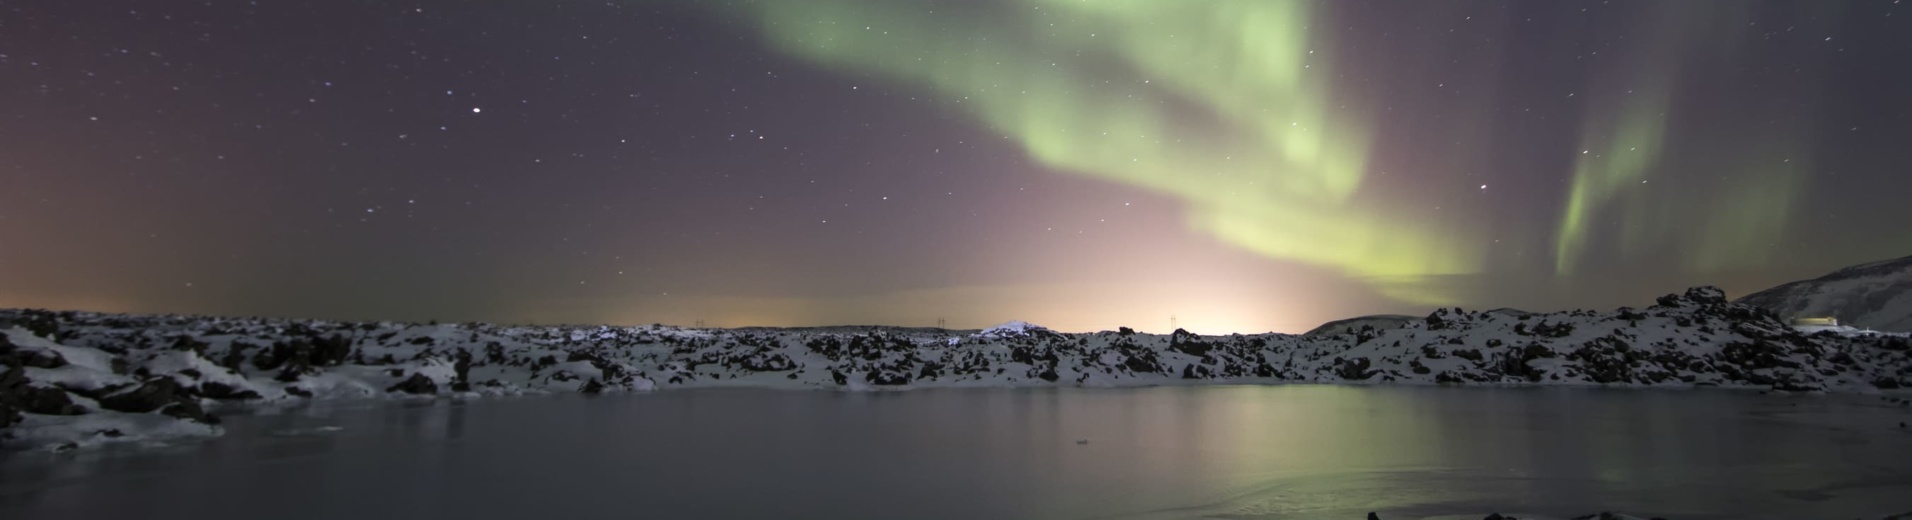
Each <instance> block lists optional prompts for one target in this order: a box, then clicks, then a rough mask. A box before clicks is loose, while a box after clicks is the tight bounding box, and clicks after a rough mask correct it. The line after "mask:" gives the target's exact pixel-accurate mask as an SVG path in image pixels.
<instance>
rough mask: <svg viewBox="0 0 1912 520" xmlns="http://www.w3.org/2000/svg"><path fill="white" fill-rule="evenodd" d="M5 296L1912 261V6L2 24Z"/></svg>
mask: <svg viewBox="0 0 1912 520" xmlns="http://www.w3.org/2000/svg"><path fill="white" fill-rule="evenodd" d="M0 100H4V101H0V307H46V308H55V309H84V310H99V311H121V312H173V313H205V314H230V315H267V316H288V317H310V318H329V319H392V320H417V321H423V320H434V319H435V320H442V321H493V322H505V323H612V324H640V323H654V322H661V323H667V324H681V325H692V324H695V323H698V322H700V321H701V322H703V323H704V324H706V325H709V326H746V325H826V324H886V325H911V326H932V325H935V324H936V323H937V320H938V319H945V320H947V324H948V325H949V326H951V327H980V326H987V325H991V324H994V323H997V322H1002V321H1007V320H1012V319H1021V320H1027V321H1031V322H1034V323H1038V324H1042V325H1048V326H1051V327H1054V328H1058V329H1062V330H1100V329H1109V328H1114V327H1117V326H1121V325H1128V326H1133V327H1136V328H1138V329H1141V330H1148V331H1165V330H1169V329H1170V316H1174V317H1175V322H1176V324H1178V325H1180V326H1182V327H1185V328H1188V329H1190V330H1194V331H1197V332H1205V333H1225V332H1261V331H1268V330H1276V331H1288V332H1300V331H1303V330H1307V329H1308V328H1311V327H1313V326H1314V325H1317V324H1319V323H1321V322H1323V321H1326V320H1330V319H1336V318H1341V317H1347V316H1353V315H1359V314H1374V313H1388V312H1398V313H1413V314H1418V313H1425V312H1427V311H1428V310H1430V309H1432V308H1434V307H1437V306H1455V305H1459V306H1465V307H1470V308H1493V307H1503V306H1513V307H1521V308H1527V309H1532V310H1553V309H1560V308H1572V307H1614V306H1619V305H1644V304H1647V303H1650V302H1651V298H1652V297H1653V296H1656V295H1659V294H1663V293H1668V292H1674V291H1677V290H1680V289H1683V288H1685V287H1687V286H1691V285H1700V284H1716V285H1720V286H1721V287H1724V288H1726V289H1727V290H1728V291H1729V293H1731V294H1733V295H1740V294H1745V293H1747V292H1750V291H1753V290H1758V289H1761V288H1764V287H1767V286H1770V285H1773V284H1777V283H1781V282H1785V281H1790V280H1795V279H1801V278H1808V277H1812V276H1817V275H1819V274H1822V273H1824V272H1826V271H1829V270H1831V269H1835V268H1838V267H1841V266H1844V265H1848V264H1853V263H1859V262H1864V261H1870V260H1877V259H1883V258H1889V257H1896V256H1904V255H1906V254H1909V253H1912V225H1908V223H1912V171H1908V168H1907V165H1908V164H1912V5H1902V4H1900V3H1899V2H1898V1H1895V0H1864V1H1853V2H1835V1H1780V2H1752V1H1638V2H1636V1H1622V0H1612V1H1561V2H1526V1H1506V2H1498V1H1420V0H1402V1H1379V0H1373V1H1361V0H1347V1H1332V2H1318V3H1307V2H1281V1H1273V0H1271V1H1241V2H1222V1H1216V2H1197V1H1174V2H1169V1H1161V2H1156V1H1097V2H1084V1H1079V0H1020V1H1008V0H1003V1H969V0H964V1H956V0H943V1H935V2H926V1H920V0H867V1H850V0H817V1H810V0H773V1H760V2H664V1H626V0H610V1H604V0H598V1H590V2H572V1H548V0H518V1H504V0H498V1H484V2H444V1H423V2H413V1H398V2H367V1H342V0H340V1H334V0H327V1H286V2H280V1H268V0H259V1H251V2H245V1H226V0H215V1H203V2H201V1H194V2H185V1H169V2H141V1H124V0H89V1H72V2H59V1H45V0H42V1H26V2H19V1H9V0H0Z"/></svg>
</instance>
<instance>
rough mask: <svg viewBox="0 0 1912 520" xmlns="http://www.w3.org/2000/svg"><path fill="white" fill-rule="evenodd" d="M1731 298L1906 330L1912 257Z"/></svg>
mask: <svg viewBox="0 0 1912 520" xmlns="http://www.w3.org/2000/svg"><path fill="white" fill-rule="evenodd" d="M1735 303H1743V304H1747V305H1752V306H1755V307H1761V308H1764V309H1767V310H1771V311H1773V312H1774V313H1776V314H1779V316H1780V317H1781V318H1788V319H1790V318H1794V317H1821V316H1831V317H1834V318H1839V322H1840V323H1842V324H1846V325H1850V326H1854V327H1861V328H1870V329H1874V330H1882V331H1890V332H1909V331H1912V256H1908V257H1905V258H1898V259H1893V260H1885V261H1881V262H1873V263H1869V264H1860V265H1855V266H1852V267H1847V268H1845V269H1840V270H1838V271H1833V272H1832V274H1828V275H1825V276H1821V277H1818V278H1814V279H1811V280H1802V281H1797V282H1792V283H1789V284H1785V285H1781V286H1778V287H1774V288H1771V289H1767V290H1764V291H1759V292H1756V293H1753V294H1750V295H1747V296H1746V297H1744V298H1740V299H1739V300H1737V301H1736V302H1735Z"/></svg>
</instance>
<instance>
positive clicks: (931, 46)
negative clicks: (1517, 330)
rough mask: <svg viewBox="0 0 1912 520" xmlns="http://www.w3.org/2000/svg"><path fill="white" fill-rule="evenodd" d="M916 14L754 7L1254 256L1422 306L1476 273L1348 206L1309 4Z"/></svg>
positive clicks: (1352, 169) (1348, 184)
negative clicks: (1159, 198) (1438, 283)
mask: <svg viewBox="0 0 1912 520" xmlns="http://www.w3.org/2000/svg"><path fill="white" fill-rule="evenodd" d="M915 7H918V6H905V5H902V3H897V2H865V1H852V0H838V1H805V2H759V3H756V4H754V8H755V11H753V13H754V15H755V16H757V17H758V18H759V21H760V22H761V24H762V26H763V29H764V30H765V31H766V33H767V36H768V38H769V40H770V41H771V42H772V43H773V44H774V45H776V46H777V47H778V48H780V49H781V50H783V51H786V52H789V53H793V54H796V55H799V56H802V57H804V58H807V59H811V60H814V61H817V62H819V63H822V64H826V65H828V66H832V67H838V68H842V69H845V70H850V71H856V72H872V73H878V74H882V75H886V76H890V77H893V78H898V79H902V80H906V81H910V82H914V83H917V84H920V85H923V86H926V87H929V88H931V89H934V90H936V91H938V92H941V93H942V94H943V95H944V96H947V97H948V98H951V99H954V100H955V101H956V102H957V103H959V104H960V105H962V106H963V107H965V108H966V109H967V110H968V111H969V112H970V113H971V114H973V115H974V116H976V117H978V118H979V119H981V120H982V121H983V122H984V123H986V124H988V125H989V126H990V127H991V128H993V129H996V130H997V131H1000V132H1002V133H1004V134H1005V135H1006V136H1007V137H1010V138H1013V139H1014V140H1015V141H1016V142H1017V143H1019V144H1020V145H1021V146H1022V147H1023V148H1024V149H1025V150H1026V151H1027V152H1028V153H1029V155H1030V156H1031V157H1033V158H1035V159H1036V160H1038V161H1040V162H1041V163H1042V164H1045V165H1047V166H1050V167H1053V168H1055V169H1057V170H1060V171H1065V172H1071V173H1077V174H1083V175H1090V176H1095V177H1098V178H1102V179H1106V180H1110V181H1115V182H1119V183H1123V184H1127V185H1131V186H1135V187H1140V188H1145V189H1148V190H1151V191H1154V192H1157V193H1162V194H1167V195H1172V196H1174V197H1176V198H1177V199H1179V200H1181V201H1182V202H1184V203H1185V204H1186V205H1187V211H1188V224H1189V225H1190V226H1191V227H1193V228H1195V229H1198V230H1200V231H1203V232H1206V233H1210V234H1213V235H1214V236H1216V237H1218V238H1220V239H1222V240H1224V241H1226V242H1228V243H1230V244H1234V245H1236V246H1239V247H1242V248H1245V249H1247V250H1250V251H1254V252H1256V253H1259V254H1261V255H1265V256H1268V257H1272V258H1278V259H1286V260H1292V261H1298V262H1302V263H1306V264H1310V265H1315V266H1320V267H1327V268H1332V269H1335V270H1337V271H1339V272H1342V273H1345V274H1348V275H1351V276H1355V277H1359V278H1361V279H1364V280H1368V281H1370V282H1371V283H1372V284H1373V285H1374V287H1376V288H1377V289H1379V290H1381V291H1382V292H1383V293H1385V294H1388V295H1390V296H1393V297H1395V298H1399V299H1403V300H1408V301H1416V302H1426V303H1435V302H1445V298H1444V297H1442V296H1441V295H1440V294H1437V292H1436V291H1432V290H1430V289H1428V288H1427V287H1425V286H1424V285H1423V284H1422V282H1423V280H1424V278H1425V277H1428V276H1434V275H1448V274H1468V273H1474V272H1477V271H1478V270H1479V269H1480V265H1481V261H1480V258H1479V256H1478V254H1477V250H1476V248H1475V247H1473V244H1472V241H1469V240H1465V239H1462V238H1461V237H1460V236H1458V233H1457V232H1456V231H1454V230H1447V229H1443V228H1441V227H1440V226H1438V225H1436V224H1434V223H1431V222H1429V221H1426V220H1424V219H1415V218H1411V217H1409V216H1406V215H1390V214H1389V212H1388V211H1386V210H1385V209H1384V208H1377V207H1365V208H1364V207H1360V206H1361V204H1362V201H1360V200H1359V198H1358V197H1357V192H1358V190H1359V188H1360V186H1361V182H1362V178H1363V175H1364V173H1365V168H1366V161H1367V154H1368V141H1369V136H1368V129H1367V123H1366V121H1365V119H1366V118H1365V117H1364V116H1362V115H1361V114H1359V113H1357V112H1355V111H1352V110H1347V109H1338V110H1336V109H1331V107H1340V106H1342V104H1341V103H1339V102H1337V100H1335V99H1334V98H1333V97H1332V96H1331V94H1330V93H1331V92H1332V87H1331V86H1330V85H1329V83H1328V80H1327V78H1329V77H1330V76H1331V74H1330V73H1329V72H1328V70H1327V69H1328V64H1329V60H1328V59H1327V57H1326V53H1325V52H1319V51H1316V50H1315V47H1314V46H1313V45H1312V42H1311V41H1310V33H1309V26H1310V24H1311V23H1313V20H1312V19H1311V9H1310V7H1311V6H1310V5H1309V4H1308V3H1304V2H1223V3H1214V4H1199V5H1198V4H1192V3H1182V2H1141V1H1135V2H1120V1H1118V2H1081V1H1066V0H1036V1H1029V2H1024V3H1022V4H1018V7H1019V8H1025V9H1028V10H1030V12H1029V13H1028V14H1027V15H1012V16H1007V17H994V18H989V19H985V18H980V17H977V14H978V13H963V12H938V13H934V16H935V17H934V18H931V17H929V16H928V14H929V13H926V12H924V11H922V10H921V9H917V8H915ZM965 17H968V18H965ZM998 19H1007V20H1009V21H1010V22H1009V23H990V22H992V21H994V20H998ZM952 20H957V21H954V22H952ZM950 27H959V28H962V30H961V31H952V30H950V29H949V28H950ZM1109 78H1124V79H1123V80H1120V81H1112V80H1110V79H1109ZM1370 202H1371V201H1370ZM1367 205H1368V206H1373V204H1372V203H1370V204H1367Z"/></svg>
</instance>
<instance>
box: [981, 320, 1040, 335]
mask: <svg viewBox="0 0 1912 520" xmlns="http://www.w3.org/2000/svg"><path fill="white" fill-rule="evenodd" d="M1039 330H1049V329H1047V328H1043V327H1042V326H1040V325H1035V324H1031V323H1029V322H1026V321H1011V322H1007V323H1004V324H1001V325H997V326H994V327H990V328H987V329H983V330H982V332H978V333H976V334H975V336H976V337H979V338H1002V337H1011V336H1024V335H1028V334H1029V333H1032V332H1035V331H1039Z"/></svg>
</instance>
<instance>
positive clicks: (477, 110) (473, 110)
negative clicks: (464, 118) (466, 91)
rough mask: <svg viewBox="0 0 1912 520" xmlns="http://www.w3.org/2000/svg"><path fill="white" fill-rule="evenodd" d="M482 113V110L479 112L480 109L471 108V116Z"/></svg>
mask: <svg viewBox="0 0 1912 520" xmlns="http://www.w3.org/2000/svg"><path fill="white" fill-rule="evenodd" d="M482 111H483V110H480V109H479V108H478V107H471V113H473V114H476V113H479V112H482Z"/></svg>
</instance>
